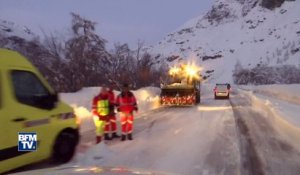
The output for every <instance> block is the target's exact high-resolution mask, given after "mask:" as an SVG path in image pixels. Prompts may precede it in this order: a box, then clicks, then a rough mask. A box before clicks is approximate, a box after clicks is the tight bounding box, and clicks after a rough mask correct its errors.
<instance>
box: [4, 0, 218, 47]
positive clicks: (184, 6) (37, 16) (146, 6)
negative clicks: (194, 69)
mask: <svg viewBox="0 0 300 175" xmlns="http://www.w3.org/2000/svg"><path fill="white" fill-rule="evenodd" d="M213 1H214V0H0V19H3V20H9V21H13V22H15V23H17V24H20V25H26V26H27V27H29V28H30V29H32V30H33V31H34V32H37V33H38V32H41V29H43V30H45V31H47V32H54V31H57V32H59V33H61V34H65V33H67V31H68V30H69V27H70V21H71V17H70V12H75V13H78V14H80V15H82V16H84V17H86V18H88V19H90V20H92V21H95V22H97V23H98V25H97V32H98V33H99V34H100V35H101V36H102V37H104V38H105V39H106V40H108V42H109V43H108V44H109V45H110V46H111V45H113V43H114V42H121V43H125V42H126V43H129V44H130V46H131V47H135V46H136V43H137V41H138V40H139V39H140V40H143V41H145V43H146V44H148V45H151V44H155V43H156V42H158V41H159V40H161V39H162V38H163V37H164V36H165V35H166V34H168V33H169V32H172V31H174V30H175V29H177V28H178V27H179V26H181V25H182V24H183V23H185V22H186V21H187V20H189V19H191V18H194V17H197V16H199V15H201V14H203V13H205V12H206V11H207V10H209V9H210V7H211V5H212V3H213Z"/></svg>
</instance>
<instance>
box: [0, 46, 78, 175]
mask: <svg viewBox="0 0 300 175" xmlns="http://www.w3.org/2000/svg"><path fill="white" fill-rule="evenodd" d="M78 128H79V123H78V121H77V118H76V116H75V115H74V113H73V110H72V108H71V107H70V106H68V105H66V104H65V103H63V102H61V101H59V100H58V96H57V94H56V93H55V92H54V90H53V89H52V88H51V87H50V86H49V85H48V83H47V82H46V81H45V79H44V78H43V77H42V75H41V74H40V73H39V72H38V70H37V69H36V68H35V67H34V66H33V65H32V64H31V63H30V62H29V61H27V59H26V58H25V57H23V56H22V55H20V54H19V53H17V52H14V51H11V50H7V49H0V174H1V173H3V172H7V171H9V170H12V169H15V168H18V167H21V166H24V165H27V164H31V163H34V162H38V161H41V160H44V159H48V158H53V160H54V161H56V162H60V163H64V162H67V161H69V160H70V159H71V158H72V156H73V154H74V152H75V149H76V145H77V144H78V141H79V133H78ZM22 139H23V140H22ZM27 139H28V140H27ZM27 141H28V142H27Z"/></svg>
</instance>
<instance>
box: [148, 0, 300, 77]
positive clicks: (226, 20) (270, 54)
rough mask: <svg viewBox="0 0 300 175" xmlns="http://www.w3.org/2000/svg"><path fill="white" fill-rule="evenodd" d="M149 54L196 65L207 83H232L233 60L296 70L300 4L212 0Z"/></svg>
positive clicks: (248, 65) (299, 56) (249, 65)
mask: <svg viewBox="0 0 300 175" xmlns="http://www.w3.org/2000/svg"><path fill="white" fill-rule="evenodd" d="M148 51H149V52H150V53H152V54H155V58H156V59H158V60H159V59H166V61H167V62H168V63H169V64H171V65H173V64H177V63H178V62H182V61H186V60H189V59H192V60H194V61H197V62H198V63H199V64H201V65H202V66H203V68H204V70H203V72H202V73H203V74H204V75H205V76H206V77H209V80H210V81H212V82H232V73H233V70H234V67H235V65H236V63H237V62H240V63H241V65H242V66H243V67H244V68H253V67H256V66H258V65H267V66H278V65H297V66H300V1H284V0H217V1H216V2H215V4H214V5H213V7H212V9H211V10H210V11H209V12H208V13H206V14H204V15H201V16H199V17H196V18H194V19H192V20H190V21H188V22H186V23H185V24H184V25H183V26H181V27H180V28H179V29H177V30H176V31H174V32H172V33H170V34H169V35H168V36H166V37H165V38H163V40H161V41H160V42H159V43H157V44H156V45H154V46H150V47H149V48H148Z"/></svg>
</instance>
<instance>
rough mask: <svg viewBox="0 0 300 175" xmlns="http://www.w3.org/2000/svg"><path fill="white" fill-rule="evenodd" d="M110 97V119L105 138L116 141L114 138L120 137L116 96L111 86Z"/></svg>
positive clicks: (107, 123) (106, 126)
mask: <svg viewBox="0 0 300 175" xmlns="http://www.w3.org/2000/svg"><path fill="white" fill-rule="evenodd" d="M108 95H109V102H110V106H109V117H108V121H107V122H106V125H105V136H104V137H107V138H106V139H108V140H110V139H114V138H120V136H119V135H118V134H117V118H116V113H115V105H116V104H115V100H116V99H115V94H114V92H113V87H112V86H111V87H110V88H109V90H108ZM109 133H111V134H112V135H111V137H109V136H108V134H109Z"/></svg>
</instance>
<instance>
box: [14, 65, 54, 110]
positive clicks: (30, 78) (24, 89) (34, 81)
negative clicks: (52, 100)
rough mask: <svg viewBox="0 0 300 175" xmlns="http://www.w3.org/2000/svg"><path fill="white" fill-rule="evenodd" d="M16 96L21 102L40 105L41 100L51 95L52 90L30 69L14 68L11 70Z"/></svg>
mask: <svg viewBox="0 0 300 175" xmlns="http://www.w3.org/2000/svg"><path fill="white" fill-rule="evenodd" d="M11 77H12V83H13V88H14V92H15V96H16V98H17V100H18V101H19V102H20V103H23V104H26V105H30V106H34V107H41V108H42V106H40V105H41V104H42V103H41V100H43V99H45V98H46V97H48V96H49V95H50V92H49V91H48V90H47V89H46V87H45V86H44V85H43V84H42V82H41V81H40V80H39V78H38V77H37V76H36V75H35V74H33V73H32V72H29V71H19V70H14V71H12V72H11Z"/></svg>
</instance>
